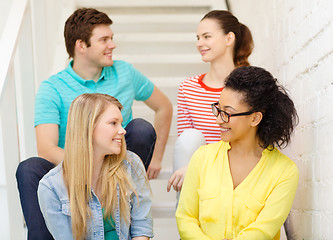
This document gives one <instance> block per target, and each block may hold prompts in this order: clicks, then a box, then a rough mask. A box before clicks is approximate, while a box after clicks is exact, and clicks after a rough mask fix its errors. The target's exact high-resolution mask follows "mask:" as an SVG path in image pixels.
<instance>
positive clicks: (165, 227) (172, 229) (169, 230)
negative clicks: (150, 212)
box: [153, 218, 180, 240]
mask: <svg viewBox="0 0 333 240" xmlns="http://www.w3.org/2000/svg"><path fill="white" fill-rule="evenodd" d="M154 235H155V236H154V238H153V239H156V240H178V239H180V237H179V233H178V229H177V224H176V219H175V218H155V219H154Z"/></svg>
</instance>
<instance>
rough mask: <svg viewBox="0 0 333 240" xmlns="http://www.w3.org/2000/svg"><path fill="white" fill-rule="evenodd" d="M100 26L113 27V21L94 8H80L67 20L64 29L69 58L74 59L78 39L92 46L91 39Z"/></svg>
mask: <svg viewBox="0 0 333 240" xmlns="http://www.w3.org/2000/svg"><path fill="white" fill-rule="evenodd" d="M98 24H106V25H111V24H112V20H111V19H110V18H109V16H108V15H106V14H105V13H103V12H100V11H98V10H96V9H94V8H79V9H77V10H76V11H75V12H73V14H72V15H71V16H70V17H69V18H68V19H67V21H66V23H65V29H64V37H65V44H66V50H67V53H68V55H69V57H74V46H75V42H76V40H78V39H81V40H82V41H84V42H85V43H86V44H87V46H88V47H89V46H90V37H91V35H92V31H93V29H94V27H95V26H96V25H98Z"/></svg>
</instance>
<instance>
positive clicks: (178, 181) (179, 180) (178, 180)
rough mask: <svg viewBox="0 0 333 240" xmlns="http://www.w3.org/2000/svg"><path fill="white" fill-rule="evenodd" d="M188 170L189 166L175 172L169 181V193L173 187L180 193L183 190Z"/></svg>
mask: <svg viewBox="0 0 333 240" xmlns="http://www.w3.org/2000/svg"><path fill="white" fill-rule="evenodd" d="M186 169H187V166H184V167H182V168H179V169H178V170H177V171H175V172H174V173H173V174H172V176H171V177H170V179H169V181H168V185H167V191H168V192H169V191H170V189H171V186H172V187H173V189H174V190H175V191H177V192H179V191H180V190H181V189H182V186H183V182H184V177H185V173H186Z"/></svg>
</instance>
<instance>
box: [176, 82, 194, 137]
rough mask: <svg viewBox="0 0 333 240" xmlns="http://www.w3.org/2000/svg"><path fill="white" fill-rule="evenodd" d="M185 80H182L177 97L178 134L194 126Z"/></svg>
mask: <svg viewBox="0 0 333 240" xmlns="http://www.w3.org/2000/svg"><path fill="white" fill-rule="evenodd" d="M183 87H184V82H182V83H181V84H180V86H179V89H178V97H177V134H178V136H179V135H180V134H182V133H183V131H184V130H185V129H190V128H193V124H192V119H191V115H190V112H189V110H188V106H187V104H188V103H187V101H186V97H185V94H184V88H183Z"/></svg>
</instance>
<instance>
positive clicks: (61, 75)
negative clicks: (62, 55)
mask: <svg viewBox="0 0 333 240" xmlns="http://www.w3.org/2000/svg"><path fill="white" fill-rule="evenodd" d="M67 77H68V73H67V71H66V69H64V70H62V71H60V72H58V73H56V74H53V75H51V76H50V77H49V78H48V79H46V80H43V81H42V82H41V86H47V85H53V86H54V85H57V84H59V82H61V81H62V80H63V79H65V78H67Z"/></svg>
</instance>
